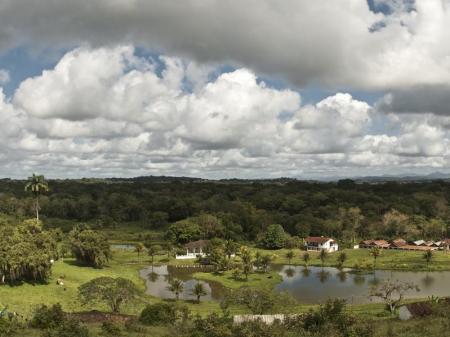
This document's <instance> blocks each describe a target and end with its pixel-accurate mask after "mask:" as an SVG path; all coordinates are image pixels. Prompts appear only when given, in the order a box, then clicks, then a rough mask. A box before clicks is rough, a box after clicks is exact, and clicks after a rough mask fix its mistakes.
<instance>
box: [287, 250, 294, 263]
mask: <svg viewBox="0 0 450 337" xmlns="http://www.w3.org/2000/svg"><path fill="white" fill-rule="evenodd" d="M286 258H287V259H288V261H289V264H291V260H292V259H293V258H294V252H293V251H292V250H288V251H287V253H286Z"/></svg>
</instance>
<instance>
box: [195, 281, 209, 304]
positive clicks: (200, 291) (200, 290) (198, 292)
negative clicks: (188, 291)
mask: <svg viewBox="0 0 450 337" xmlns="http://www.w3.org/2000/svg"><path fill="white" fill-rule="evenodd" d="M207 294H208V293H207V292H206V289H205V286H204V285H203V284H202V283H200V282H197V283H196V284H195V286H194V288H193V289H192V295H194V296H196V297H197V303H199V304H200V297H202V296H206V295H207Z"/></svg>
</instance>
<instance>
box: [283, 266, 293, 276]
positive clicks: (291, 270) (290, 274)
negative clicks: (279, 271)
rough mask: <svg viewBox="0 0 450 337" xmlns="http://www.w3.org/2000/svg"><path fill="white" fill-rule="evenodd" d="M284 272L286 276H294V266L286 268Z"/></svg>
mask: <svg viewBox="0 0 450 337" xmlns="http://www.w3.org/2000/svg"><path fill="white" fill-rule="evenodd" d="M284 273H285V274H286V277H294V275H295V269H294V268H288V269H286V270H285V271H284Z"/></svg>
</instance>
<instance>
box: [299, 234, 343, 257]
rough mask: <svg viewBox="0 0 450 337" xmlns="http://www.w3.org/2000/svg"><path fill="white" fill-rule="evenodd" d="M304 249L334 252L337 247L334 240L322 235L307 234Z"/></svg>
mask: <svg viewBox="0 0 450 337" xmlns="http://www.w3.org/2000/svg"><path fill="white" fill-rule="evenodd" d="M305 243H306V250H315V251H321V250H322V249H323V250H325V251H326V252H328V253H332V252H336V251H337V250H338V249H339V246H338V243H337V242H336V240H334V239H332V238H328V237H324V236H308V237H307V238H306V239H305Z"/></svg>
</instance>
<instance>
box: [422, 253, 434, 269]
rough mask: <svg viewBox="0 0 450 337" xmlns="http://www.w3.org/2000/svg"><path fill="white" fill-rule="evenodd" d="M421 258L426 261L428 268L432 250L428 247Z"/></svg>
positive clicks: (431, 258)
mask: <svg viewBox="0 0 450 337" xmlns="http://www.w3.org/2000/svg"><path fill="white" fill-rule="evenodd" d="M423 259H424V260H425V261H426V262H427V268H428V269H429V266H430V262H431V261H432V260H433V251H432V250H431V249H428V250H427V251H426V252H425V253H423Z"/></svg>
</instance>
